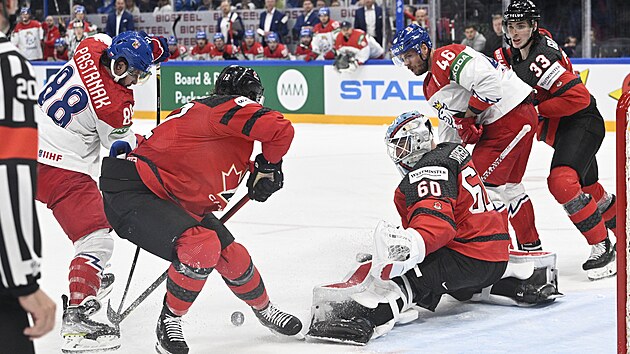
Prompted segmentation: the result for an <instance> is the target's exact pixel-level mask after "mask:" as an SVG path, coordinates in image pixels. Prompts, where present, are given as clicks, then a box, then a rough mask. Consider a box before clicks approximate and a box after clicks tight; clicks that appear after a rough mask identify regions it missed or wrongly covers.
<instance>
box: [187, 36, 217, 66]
mask: <svg viewBox="0 0 630 354" xmlns="http://www.w3.org/2000/svg"><path fill="white" fill-rule="evenodd" d="M195 38H196V39H197V45H195V46H194V47H192V48H191V49H190V54H191V56H192V59H193V60H210V52H211V51H212V44H209V43H208V36H207V35H206V31H199V32H197V35H196V36H195Z"/></svg>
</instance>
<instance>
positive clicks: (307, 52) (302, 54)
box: [295, 44, 317, 61]
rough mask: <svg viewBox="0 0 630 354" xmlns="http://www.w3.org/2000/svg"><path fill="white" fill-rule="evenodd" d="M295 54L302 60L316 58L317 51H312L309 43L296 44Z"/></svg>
mask: <svg viewBox="0 0 630 354" xmlns="http://www.w3.org/2000/svg"><path fill="white" fill-rule="evenodd" d="M295 56H296V57H297V58H298V59H302V60H304V61H311V60H314V59H317V53H315V52H313V49H312V48H311V45H310V44H309V45H304V44H298V46H297V47H296V48H295Z"/></svg>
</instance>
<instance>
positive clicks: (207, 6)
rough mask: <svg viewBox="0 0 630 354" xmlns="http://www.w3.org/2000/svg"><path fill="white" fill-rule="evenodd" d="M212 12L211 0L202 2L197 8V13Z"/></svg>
mask: <svg viewBox="0 0 630 354" xmlns="http://www.w3.org/2000/svg"><path fill="white" fill-rule="evenodd" d="M211 10H212V0H202V1H201V5H199V7H198V8H197V11H211Z"/></svg>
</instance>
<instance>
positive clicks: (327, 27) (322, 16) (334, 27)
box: [313, 7, 339, 42]
mask: <svg viewBox="0 0 630 354" xmlns="http://www.w3.org/2000/svg"><path fill="white" fill-rule="evenodd" d="M317 15H318V17H319V23H318V24H316V25H315V27H314V28H313V32H314V33H330V32H334V35H336V34H337V32H338V30H339V22H337V21H335V20H331V19H330V9H329V8H327V7H322V8H321V9H319V11H318V13H317ZM332 42H334V38H333V39H332Z"/></svg>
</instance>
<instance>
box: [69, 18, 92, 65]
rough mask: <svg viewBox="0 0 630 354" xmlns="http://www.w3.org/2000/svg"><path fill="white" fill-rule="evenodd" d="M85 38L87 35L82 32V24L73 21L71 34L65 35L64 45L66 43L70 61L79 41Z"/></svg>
mask: <svg viewBox="0 0 630 354" xmlns="http://www.w3.org/2000/svg"><path fill="white" fill-rule="evenodd" d="M85 38H87V35H86V34H85V31H84V30H83V22H82V21H79V20H75V22H74V26H73V27H72V32H69V33H68V34H67V35H66V43H68V58H70V59H72V57H73V56H74V52H75V50H76V49H77V47H78V46H79V43H81V41H82V40H84V39H85Z"/></svg>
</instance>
